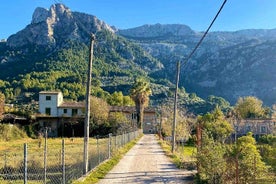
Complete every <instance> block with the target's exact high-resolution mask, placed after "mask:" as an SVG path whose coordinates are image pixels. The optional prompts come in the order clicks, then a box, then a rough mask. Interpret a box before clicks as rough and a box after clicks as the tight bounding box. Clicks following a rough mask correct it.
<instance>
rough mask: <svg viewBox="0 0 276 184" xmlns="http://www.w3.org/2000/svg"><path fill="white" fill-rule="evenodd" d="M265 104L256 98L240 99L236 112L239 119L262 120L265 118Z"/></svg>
mask: <svg viewBox="0 0 276 184" xmlns="http://www.w3.org/2000/svg"><path fill="white" fill-rule="evenodd" d="M262 105H263V102H262V101H261V100H259V99H258V98H256V97H254V96H247V97H244V98H239V99H238V101H237V103H236V105H235V108H234V110H235V112H236V114H237V116H238V117H239V118H243V119H246V118H262V117H265V115H266V114H265V109H264V108H263V106H262Z"/></svg>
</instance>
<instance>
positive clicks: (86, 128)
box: [83, 34, 95, 175]
mask: <svg viewBox="0 0 276 184" xmlns="http://www.w3.org/2000/svg"><path fill="white" fill-rule="evenodd" d="M94 41H95V35H94V34H91V42H90V53H89V64H88V72H87V83H86V104H85V110H86V112H85V120H84V138H83V142H84V149H83V152H84V153H83V161H84V164H83V174H84V175H85V174H86V173H87V172H88V143H89V122H90V95H91V79H92V62H93V46H94Z"/></svg>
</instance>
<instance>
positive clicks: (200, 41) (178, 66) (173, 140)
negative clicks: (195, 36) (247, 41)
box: [171, 0, 227, 153]
mask: <svg viewBox="0 0 276 184" xmlns="http://www.w3.org/2000/svg"><path fill="white" fill-rule="evenodd" d="M226 1H227V0H224V2H223V4H222V5H221V7H220V9H219V11H218V12H217V14H216V16H215V18H214V19H213V21H212V22H211V24H210V25H209V27H208V29H207V30H206V31H205V33H204V35H203V36H202V38H201V39H200V40H199V42H198V43H197V45H196V46H195V48H194V49H193V50H192V52H191V53H190V55H189V56H188V57H187V59H186V60H185V61H184V64H185V63H187V62H188V60H189V59H190V58H191V57H192V55H193V54H194V53H195V51H196V50H197V48H198V47H199V46H200V44H201V43H202V41H203V39H204V38H205V36H206V35H207V33H208V32H209V30H210V28H211V27H212V25H213V24H214V22H215V20H216V19H217V17H218V15H219V13H220V12H221V10H222V8H223V6H224V5H225V3H226ZM179 75H180V62H179V61H178V62H177V73H176V82H175V97H174V115H173V116H174V121H173V126H172V150H171V151H172V153H173V152H174V149H175V141H176V140H175V137H176V130H175V129H176V112H177V93H178V83H179Z"/></svg>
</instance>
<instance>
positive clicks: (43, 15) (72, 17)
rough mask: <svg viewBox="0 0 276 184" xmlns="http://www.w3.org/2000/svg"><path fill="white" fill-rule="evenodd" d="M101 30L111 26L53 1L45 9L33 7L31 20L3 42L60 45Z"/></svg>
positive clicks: (87, 38)
mask: <svg viewBox="0 0 276 184" xmlns="http://www.w3.org/2000/svg"><path fill="white" fill-rule="evenodd" d="M102 29H105V30H109V31H111V32H113V29H112V28H111V27H110V26H108V25H107V24H105V23H104V22H103V21H101V20H99V19H97V18H96V17H95V16H92V15H87V14H84V13H78V12H72V11H71V10H70V9H69V8H67V7H66V6H65V5H63V4H55V5H52V6H51V7H50V9H49V10H47V9H45V8H36V10H35V11H34V13H33V17H32V22H31V24H29V25H28V26H27V27H26V28H25V29H23V30H22V31H19V32H18V33H16V34H14V35H12V36H10V37H9V38H8V40H7V45H8V46H10V47H20V46H24V45H28V44H35V45H49V46H56V45H62V43H63V42H65V41H66V40H68V39H70V40H78V41H80V42H88V41H89V39H90V36H89V35H90V34H91V33H95V32H97V31H100V30H102Z"/></svg>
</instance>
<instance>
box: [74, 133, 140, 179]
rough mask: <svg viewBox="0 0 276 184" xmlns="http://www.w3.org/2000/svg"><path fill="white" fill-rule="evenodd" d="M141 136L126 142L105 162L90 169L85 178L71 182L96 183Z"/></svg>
mask: <svg viewBox="0 0 276 184" xmlns="http://www.w3.org/2000/svg"><path fill="white" fill-rule="evenodd" d="M140 138H141V136H140V137H138V138H137V139H135V140H133V141H131V142H129V143H127V144H126V145H125V146H124V147H122V148H120V149H119V150H118V151H116V153H114V155H112V158H111V159H109V160H107V161H106V162H104V163H102V164H100V165H99V166H98V167H96V168H95V169H93V170H92V172H90V173H89V174H88V176H86V177H85V178H82V179H79V180H77V181H74V182H73V184H94V183H97V182H98V181H99V180H100V179H103V178H104V176H105V175H106V174H107V173H108V172H109V171H110V170H111V169H112V168H113V167H114V166H115V165H117V164H118V163H119V161H120V160H121V158H122V157H123V156H124V155H125V154H126V153H127V152H128V151H129V150H130V149H131V148H132V147H133V146H134V145H135V144H136V143H137V141H138V140H139V139H140Z"/></svg>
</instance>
